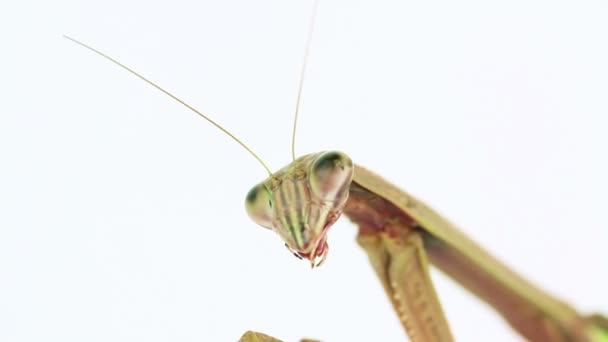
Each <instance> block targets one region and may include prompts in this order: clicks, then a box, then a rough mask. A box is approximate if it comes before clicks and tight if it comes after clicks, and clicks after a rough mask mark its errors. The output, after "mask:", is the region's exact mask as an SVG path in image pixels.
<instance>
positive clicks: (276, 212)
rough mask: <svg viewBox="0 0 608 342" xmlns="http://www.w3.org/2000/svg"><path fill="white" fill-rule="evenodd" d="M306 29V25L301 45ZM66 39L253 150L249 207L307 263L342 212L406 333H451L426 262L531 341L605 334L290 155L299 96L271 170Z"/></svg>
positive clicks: (438, 221)
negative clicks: (280, 160)
mask: <svg viewBox="0 0 608 342" xmlns="http://www.w3.org/2000/svg"><path fill="white" fill-rule="evenodd" d="M315 8H316V4H315ZM313 18H314V14H313ZM311 33H312V25H311V30H310V31H309V36H308V42H307V48H306V51H307V52H308V47H309V45H310V37H311ZM68 39H71V38H69V37H68ZM71 40H73V41H75V42H76V43H78V44H80V45H82V46H84V47H86V48H88V49H90V50H93V51H94V52H96V53H98V54H100V55H102V56H103V57H105V58H107V59H109V60H111V61H112V62H114V63H116V64H118V65H119V66H121V67H123V68H125V69H126V70H128V71H129V72H131V73H133V74H134V75H136V76H138V77H140V78H141V79H143V80H144V81H145V82H147V83H149V84H151V85H152V86H154V87H156V88H157V89H159V90H160V91H162V92H164V93H165V94H167V95H169V96H170V97H172V98H173V99H175V100H177V101H178V102H180V103H181V104H183V105H185V106H186V107H188V108H189V109H191V110H193V111H194V112H196V113H197V114H199V115H200V116H202V117H203V118H205V119H206V120H208V121H209V122H211V123H212V124H213V125H215V126H216V127H218V128H219V129H221V130H222V131H224V132H225V133H226V134H228V135H229V136H230V137H232V138H233V139H234V140H235V141H237V142H238V143H239V144H241V145H242V146H243V147H244V148H245V149H246V150H247V151H248V152H250V154H252V155H253V156H254V157H255V158H256V159H257V160H258V161H259V162H260V163H261V164H262V165H263V166H264V168H265V169H266V170H267V172H268V174H269V176H268V178H267V179H265V180H263V181H262V182H260V183H259V184H258V185H256V186H254V187H253V189H252V190H251V191H250V192H249V193H248V195H247V198H246V207H247V212H248V214H249V215H250V216H251V218H252V219H253V220H254V221H255V222H256V223H258V224H260V225H261V226H263V227H266V228H268V229H270V230H273V231H274V232H276V233H277V234H278V235H279V236H280V237H281V238H282V240H283V241H284V243H285V245H286V246H287V248H288V249H289V250H290V251H291V252H292V253H294V254H295V255H296V256H297V257H299V258H302V259H306V260H308V261H309V262H310V264H311V265H312V267H317V266H320V265H321V264H322V263H323V261H324V260H325V258H326V257H327V255H328V250H329V247H328V243H327V238H326V234H327V231H328V229H329V228H330V227H331V226H332V224H333V223H334V222H335V221H336V220H337V219H338V218H339V217H340V215H341V214H344V215H346V216H347V217H348V218H349V219H350V220H351V221H353V222H354V223H355V224H356V225H357V226H358V227H359V234H358V238H357V241H358V243H359V244H360V245H361V247H363V248H364V249H365V251H366V252H367V253H368V256H369V259H370V262H371V264H372V266H373V267H374V270H375V271H376V273H377V275H378V277H379V279H380V281H381V283H382V285H383V287H384V289H385V291H386V293H387V295H388V297H389V300H390V302H391V303H392V305H393V307H394V309H395V311H396V312H397V314H398V316H399V319H400V321H401V322H402V325H403V327H404V329H405V330H406V332H407V334H408V335H409V337H410V339H411V340H413V341H451V340H452V339H453V338H452V336H451V333H450V329H449V326H448V322H447V320H446V318H445V316H444V314H443V310H442V308H441V304H440V302H439V298H438V297H437V295H436V293H435V290H434V288H433V284H432V280H431V278H430V275H429V271H428V263H429V262H430V263H431V264H433V265H434V266H436V267H437V268H439V269H440V270H441V271H443V272H445V273H446V274H448V275H449V276H450V277H451V278H452V279H454V280H455V281H456V282H458V283H460V284H461V285H462V286H464V287H465V288H466V289H468V290H469V291H471V292H472V293H474V294H475V295H476V296H478V297H479V298H480V299H482V300H484V301H485V302H487V303H489V304H490V305H491V306H493V307H494V308H495V309H496V310H497V311H498V312H499V313H500V314H501V315H502V316H503V317H504V318H505V320H506V321H507V322H508V323H509V324H510V325H511V326H512V327H513V328H514V329H515V330H517V331H518V332H519V333H520V334H521V335H522V336H523V337H525V338H527V339H529V340H533V341H608V321H607V320H606V318H604V317H603V316H600V315H590V316H584V315H581V314H579V313H578V312H576V311H575V309H573V308H572V307H571V306H569V305H568V304H566V303H564V302H561V301H560V300H558V299H556V298H553V297H552V296H550V295H548V294H546V293H544V292H543V291H541V290H540V289H538V288H536V287H535V286H533V285H531V284H530V283H528V282H527V281H525V280H524V279H522V278H521V277H519V276H518V275H517V274H515V273H514V272H512V271H511V270H509V269H508V268H507V267H506V266H504V265H503V264H502V263H500V262H499V261H498V260H496V259H495V258H493V257H492V256H491V255H490V254H489V253H487V252H486V251H485V250H483V249H482V248H481V247H480V246H478V245H477V244H476V243H474V242H473V241H472V240H470V239H469V238H468V237H466V236H465V235H463V234H462V233H461V232H460V231H459V230H458V229H457V228H455V227H454V226H453V225H452V224H451V223H449V222H448V221H447V220H445V219H444V218H442V217H441V216H440V215H439V214H437V213H436V212H434V211H433V210H432V209H430V208H429V207H428V206H426V205H425V204H424V203H422V202H421V201H419V200H417V199H416V198H415V197H413V196H411V195H409V194H407V193H406V192H404V191H402V190H399V189H397V188H396V187H394V186H393V185H391V184H390V183H388V182H387V181H385V180H383V179H382V178H381V177H379V176H377V175H375V174H374V173H372V172H371V171H368V170H367V169H365V168H363V167H362V166H360V165H357V164H355V163H353V161H352V160H351V159H350V158H349V157H348V156H347V155H346V154H344V153H342V152H338V151H326V152H320V153H313V154H308V155H305V156H302V157H300V158H296V156H295V149H294V141H295V128H296V123H297V108H298V107H299V100H300V96H299V94H298V100H297V105H296V120H294V134H293V140H292V154H293V158H292V162H291V163H290V164H289V165H287V166H286V167H284V168H283V169H281V170H279V171H277V172H275V173H273V172H272V171H271V170H270V168H268V167H267V166H266V165H265V164H264V163H263V162H262V160H261V159H260V158H259V157H258V156H257V155H256V154H255V153H254V152H253V151H251V150H250V149H249V148H248V147H247V146H246V145H244V144H243V143H242V142H241V141H240V140H238V139H237V138H235V137H234V136H232V135H231V134H230V133H229V132H228V131H226V130H225V129H224V128H222V127H220V126H219V125H217V124H216V123H215V122H213V121H212V120H211V119H209V118H208V117H207V116H206V115H204V114H202V113H201V112H199V111H197V110H196V109H194V108H192V107H191V106H189V105H188V104H186V103H185V102H183V101H182V100H180V99H179V98H177V97H175V96H174V95H172V94H170V93H169V92H167V91H165V90H164V89H162V88H160V87H159V86H157V85H156V84H154V83H152V82H151V81H149V80H147V79H146V78H144V77H142V76H141V75H140V74H138V73H136V72H135V71H133V70H132V69H130V68H128V67H126V66H124V65H123V64H121V63H119V62H118V61H116V60H114V59H112V58H110V57H108V56H107V55H105V54H103V53H101V52H99V51H97V50H95V49H93V48H91V47H89V46H87V45H84V44H82V43H80V42H78V41H76V40H74V39H71ZM305 59H306V58H305ZM305 65H306V64H304V67H305ZM304 67H303V69H302V75H301V77H300V87H299V91H300V92H301V90H302V83H303V75H304V71H305V69H304ZM256 340H260V341H264V340H268V341H270V340H271V338H270V337H268V336H263V335H257V334H253V333H250V334H247V335H246V336H245V337H244V338H243V341H256Z"/></svg>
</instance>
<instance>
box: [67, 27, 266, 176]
mask: <svg viewBox="0 0 608 342" xmlns="http://www.w3.org/2000/svg"><path fill="white" fill-rule="evenodd" d="M63 37H64V38H66V39H69V40H71V41H73V42H74V43H76V44H78V45H80V46H82V47H85V48H87V49H89V50H91V51H93V52H95V53H96V54H98V55H100V56H101V57H103V58H105V59H107V60H109V61H110V62H112V63H114V64H116V65H118V66H120V67H121V68H123V69H125V70H127V71H128V72H130V73H131V74H133V75H135V76H137V77H139V78H140V79H142V80H143V81H144V82H146V83H148V84H149V85H151V86H153V87H154V88H156V89H158V90H160V91H162V92H163V93H165V94H166V95H168V96H169V97H170V98H172V99H174V100H175V101H177V102H179V103H181V104H182V105H184V106H185V107H186V108H188V109H190V110H191V111H193V112H195V113H196V114H198V115H200V116H201V117H202V118H203V119H205V120H207V121H208V122H209V123H210V124H212V125H213V126H215V127H217V128H218V129H219V130H220V131H222V132H224V133H225V134H226V135H228V136H229V137H231V138H232V140H234V141H236V142H237V143H239V145H241V146H242V147H243V148H244V149H245V150H247V152H249V154H251V155H252V156H253V157H254V158H255V159H256V160H257V161H258V162H260V164H262V166H263V167H264V169H266V171H267V172H268V174H269V175H270V176H272V171H270V168H269V167H268V166H267V165H266V163H264V162H263V161H262V159H261V158H260V157H258V155H257V154H255V152H253V151H252V150H251V149H250V148H249V147H247V145H245V144H244V143H243V142H242V141H241V140H239V139H238V138H237V137H235V136H234V135H232V133H230V132H228V131H227V130H226V129H225V128H224V127H222V126H220V125H219V124H218V123H216V122H215V121H213V120H211V118H209V117H208V116H207V115H205V114H203V113H201V112H199V111H198V110H196V109H195V108H194V107H192V106H190V105H189V104H187V103H186V102H184V101H183V100H181V99H180V98H178V97H177V96H175V95H173V94H171V93H170V92H168V91H167V90H165V89H163V88H161V87H160V86H159V85H157V84H156V83H154V82H152V81H150V80H148V79H147V78H145V77H143V76H142V75H140V74H139V73H137V72H136V71H134V70H133V69H131V68H129V67H128V66H126V65H124V64H122V63H120V62H119V61H117V60H115V59H114V58H112V57H110V56H108V55H106V54H105V53H103V52H101V51H99V50H97V49H95V48H92V47H90V46H88V45H87V44H85V43H83V42H81V41H78V40H76V39H74V38H72V37H69V36H66V35H64V36H63Z"/></svg>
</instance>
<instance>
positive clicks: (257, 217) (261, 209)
mask: <svg viewBox="0 0 608 342" xmlns="http://www.w3.org/2000/svg"><path fill="white" fill-rule="evenodd" d="M272 205H273V204H272V194H271V193H270V190H268V188H266V186H265V185H264V183H260V184H258V185H256V186H254V187H253V188H252V189H251V190H250V191H249V193H248V194H247V197H246V198H245V208H246V209H247V214H248V215H249V217H251V219H252V220H253V221H254V222H255V223H257V224H259V225H260V226H262V227H264V228H268V229H272Z"/></svg>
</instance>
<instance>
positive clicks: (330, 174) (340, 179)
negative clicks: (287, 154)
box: [308, 151, 354, 201]
mask: <svg viewBox="0 0 608 342" xmlns="http://www.w3.org/2000/svg"><path fill="white" fill-rule="evenodd" d="M353 173H354V168H353V161H352V160H351V159H350V158H349V157H348V156H347V155H346V154H344V153H342V152H337V151H329V152H324V153H322V154H320V155H319V156H318V157H317V159H315V161H314V162H313V163H312V165H311V169H310V173H309V176H308V181H309V184H310V188H311V190H312V192H313V193H314V194H315V195H317V196H318V197H319V198H320V199H322V200H325V201H336V200H339V199H341V198H344V199H345V196H341V194H344V191H345V190H346V189H347V188H348V186H349V184H350V181H351V180H352V178H353Z"/></svg>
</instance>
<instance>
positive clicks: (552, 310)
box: [250, 153, 601, 340]
mask: <svg viewBox="0 0 608 342" xmlns="http://www.w3.org/2000/svg"><path fill="white" fill-rule="evenodd" d="M294 165H298V166H299V167H295V166H292V167H293V168H287V169H285V171H286V174H287V175H291V174H293V175H295V179H298V180H300V179H301V180H307V181H308V179H310V175H311V174H317V172H320V173H321V175H320V176H319V179H318V180H315V182H318V183H317V184H316V185H312V184H309V185H305V186H303V187H302V188H301V189H314V190H312V192H314V193H315V194H320V195H321V196H322V197H323V198H324V199H325V200H327V199H328V198H331V196H335V195H339V196H343V197H341V198H342V200H341V201H337V203H338V204H337V210H336V212H338V211H340V210H342V209H344V210H345V213H346V214H347V215H349V216H351V217H352V218H353V219H354V220H355V221H357V222H359V223H361V222H362V221H364V220H365V217H371V218H375V215H376V213H378V214H382V215H384V214H387V213H391V214H393V216H392V218H391V219H387V218H385V217H384V216H383V217H384V218H381V219H382V220H386V222H383V223H382V224H381V225H383V226H385V227H386V229H385V230H383V231H382V232H378V231H376V230H375V228H374V227H376V226H377V225H378V224H377V223H378V222H377V221H373V222H367V223H369V224H368V225H362V227H361V237H360V242H361V243H362V245H364V247H365V248H367V249H368V252H369V253H370V258H371V259H372V261H373V263H375V265H378V262H379V261H380V260H384V259H383V258H386V257H387V256H389V255H390V257H391V258H394V259H397V260H399V259H398V257H397V256H402V255H404V253H412V254H411V255H410V256H409V257H412V256H418V257H421V258H424V254H421V253H420V251H421V250H422V245H424V248H425V249H426V250H427V251H428V252H429V256H430V260H431V262H434V263H437V264H438V265H439V267H440V268H442V269H444V270H445V271H446V272H447V273H449V274H451V275H452V276H453V277H454V278H456V279H457V280H458V281H460V282H462V283H464V284H465V286H467V287H468V288H470V289H473V291H474V292H476V293H478V294H479V295H480V296H481V297H482V298H485V299H486V300H489V301H492V298H497V297H501V296H496V295H495V294H488V293H484V292H483V291H482V290H480V287H481V288H484V289H487V287H485V286H483V284H487V283H484V282H483V279H479V278H478V277H475V276H474V275H472V274H470V273H468V274H467V273H466V272H464V271H463V269H468V268H467V267H472V269H474V270H481V271H485V272H487V274H491V275H490V276H489V278H490V280H495V281H496V282H497V283H499V284H503V285H505V287H507V288H511V289H516V291H515V292H517V291H520V290H521V291H522V292H518V293H517V294H516V295H514V297H509V295H508V294H505V295H504V296H505V297H508V298H514V299H513V301H515V302H522V303H523V302H525V303H531V306H526V305H524V306H517V307H514V306H513V301H510V302H508V303H507V305H506V306H505V305H504V304H505V303H502V302H494V303H492V304H494V305H496V306H497V307H498V309H499V310H500V311H501V312H503V314H505V315H507V316H508V318H509V319H510V321H511V322H512V324H515V325H516V324H517V323H518V320H520V321H519V322H520V323H521V322H522V321H523V322H524V326H521V327H520V329H522V334H524V335H525V336H527V337H530V338H534V337H536V338H538V339H543V338H549V336H550V337H551V338H554V339H555V340H559V338H561V337H564V336H566V337H567V338H570V339H579V340H580V339H583V337H582V335H584V334H587V333H591V334H593V333H597V336H600V334H601V333H600V332H599V328H597V327H596V328H593V325H592V324H591V323H589V322H588V321H585V320H584V319H582V318H580V320H579V317H578V315H576V314H575V313H574V312H573V311H571V310H570V309H569V308H567V307H563V306H562V305H561V304H557V303H556V302H553V300H552V299H551V298H547V297H546V296H545V295H542V294H540V293H538V292H537V291H536V290H534V289H533V288H530V287H528V286H527V285H521V283H519V282H517V281H514V280H513V278H511V274H508V273H506V276H505V273H504V271H501V267H500V266H498V269H495V268H494V267H495V266H496V264H494V262H493V261H492V260H493V259H492V258H488V257H487V256H486V254H485V252H483V251H481V250H479V249H478V247H476V246H475V245H474V244H472V243H471V242H470V241H469V240H468V239H467V238H465V237H464V236H462V235H460V234H459V233H458V232H457V231H455V230H453V229H452V228H451V226H450V225H449V224H448V223H446V222H444V221H442V220H441V218H439V217H438V216H436V214H434V213H432V212H427V210H428V208H426V207H425V206H424V205H423V204H422V203H420V202H418V201H416V200H415V199H414V198H412V197H409V196H407V195H406V194H404V193H401V192H399V191H398V190H396V189H395V188H394V187H391V186H390V185H389V184H388V183H385V182H384V181H382V180H381V179H380V178H379V177H377V176H374V175H373V174H371V173H368V172H367V171H365V170H364V169H363V168H361V167H360V166H358V165H353V164H352V163H351V162H350V159H349V158H348V157H346V156H345V155H343V154H334V153H328V154H319V155H309V156H305V157H302V158H300V159H297V161H296V163H295V164H294ZM332 165H333V166H335V165H339V166H341V167H339V168H337V169H336V168H334V167H333V166H332ZM342 166H343V168H342ZM311 170H317V171H311ZM344 170H346V171H344ZM280 172H281V171H280ZM344 172H345V173H344ZM351 172H354V183H350V179H351V177H353V174H351ZM323 173H326V175H323ZM279 176H281V175H280V174H275V175H274V176H273V177H271V178H269V183H268V187H269V188H270V189H271V190H273V191H272V193H265V192H264V191H265V190H264V187H261V188H258V189H259V190H257V191H261V193H259V194H258V193H257V191H254V192H253V194H252V196H251V197H250V198H251V202H252V203H253V204H254V205H253V208H252V210H251V211H250V212H251V213H252V216H254V217H255V218H257V219H258V221H260V222H261V223H263V225H268V224H269V223H270V225H271V226H272V227H273V228H274V229H281V228H280V227H278V226H276V225H275V223H274V220H275V219H276V220H278V221H279V222H280V223H281V224H283V225H284V226H285V227H286V228H288V229H287V230H286V231H281V233H282V236H283V238H284V239H286V240H287V243H288V247H289V248H290V249H292V250H294V251H295V252H296V253H297V254H298V255H300V256H303V257H307V258H308V259H310V260H311V262H313V263H315V264H317V263H318V262H320V261H321V260H322V258H323V257H324V256H325V255H326V254H325V253H326V252H327V249H326V248H325V247H324V246H325V240H324V235H323V234H321V232H319V231H315V233H316V234H312V233H310V235H309V236H306V234H303V233H305V232H306V229H305V230H304V231H301V232H300V231H296V230H294V229H293V226H294V225H293V222H291V223H289V222H287V219H291V218H292V217H290V216H289V215H287V216H283V217H281V218H280V217H275V216H274V215H275V213H274V212H273V213H271V214H270V215H266V214H267V212H264V210H265V209H264V208H263V205H265V202H260V203H258V202H257V201H255V199H258V198H263V196H269V195H270V196H272V195H273V194H277V193H279V191H278V190H275V189H273V187H276V189H278V188H279V187H280V186H281V185H280V184H273V182H274V183H285V182H286V181H284V180H283V181H274V180H278V179H279ZM283 176H285V174H283V175H282V176H281V177H283ZM334 176H335V177H334ZM313 178H314V177H313ZM334 186H337V188H339V189H338V190H336V188H334ZM348 186H352V187H351V189H350V190H351V192H350V197H348V199H347V198H346V197H345V194H346V193H347V192H346V190H345V189H344V188H345V187H348ZM295 189H296V187H293V189H292V190H289V191H290V192H291V193H294V192H295ZM391 193H392V194H391ZM253 195H255V196H253ZM258 195H259V196H260V197H258ZM393 195H395V196H393ZM254 198H255V199H254ZM386 200H388V201H389V202H386ZM280 201H281V199H277V198H272V199H271V202H274V203H279V202H280ZM334 202H336V201H335V200H334ZM368 203H377V204H378V206H377V207H374V206H373V205H369V204H368ZM258 204H259V205H260V206H262V207H261V209H256V208H258V206H257V205H258ZM285 204H286V202H283V205H285ZM288 205H289V204H288ZM343 205H344V206H345V207H344V208H341V206H343ZM380 207H382V208H383V209H385V211H382V210H380V209H379V208H380ZM273 208H276V205H275V206H274V207H273ZM334 209H335V208H334ZM258 210H261V212H260V211H258ZM364 210H370V212H368V213H366V214H365V215H364V217H361V216H358V214H359V213H362V212H364ZM402 214H405V215H402ZM293 216H294V217H293V218H295V219H297V215H296V214H294V215H293ZM335 218H337V214H336V215H334V216H333V217H332V218H331V220H333V219H335ZM374 220H375V219H374ZM389 221H390V222H389ZM307 223H308V224H309V226H310V224H311V223H312V222H307ZM301 226H304V227H305V226H306V225H301ZM327 228H328V225H326V224H325V222H324V223H323V224H322V232H323V233H324V232H325V229H327ZM298 234H300V235H298ZM394 237H402V238H403V240H402V241H409V242H410V244H406V245H405V247H407V248H410V249H407V250H403V249H400V248H401V247H404V246H400V243H399V242H398V241H401V240H398V241H397V242H396V240H394V239H393V238H394ZM410 239H411V240H410ZM309 241H312V243H309ZM450 253H451V254H450ZM446 254H447V255H446ZM450 256H451V257H450ZM316 257H319V259H317V258H316ZM448 259H449V260H450V261H454V260H455V264H449V262H446V260H448ZM465 259H466V265H467V266H466V267H463V264H462V263H460V262H464V261H463V260H465ZM421 262H424V260H422V261H421ZM476 262H479V264H477V263H476ZM391 265H393V264H391ZM378 266H379V268H377V271H378V273H379V274H380V275H381V280H382V281H383V284H384V285H385V287H386V289H387V292H388V293H389V294H391V297H392V298H395V297H398V299H396V301H395V302H394V305H395V307H396V309H397V311H403V310H407V308H406V307H407V305H408V303H413V304H416V302H415V301H414V302H410V301H407V300H405V297H406V296H407V291H405V290H407V288H404V287H401V286H403V285H402V284H400V283H397V284H396V285H393V282H391V281H390V279H388V277H391V278H394V277H396V276H399V274H401V273H403V272H405V273H407V270H399V269H397V270H390V267H388V268H387V266H388V264H387V263H386V260H384V261H383V262H382V263H381V264H380V265H378ZM421 267H422V273H423V274H422V277H423V278H422V279H423V281H424V282H428V279H427V278H426V275H425V274H424V268H425V267H426V266H425V265H424V264H422V265H421ZM404 268H406V267H404ZM414 271H415V270H414ZM383 272H385V273H383ZM386 272H389V273H390V272H394V273H396V275H394V276H393V275H390V274H388V273H386ZM493 272H496V273H493ZM416 276H420V274H417V275H416ZM407 279H419V278H407ZM407 279H406V280H407ZM485 280H488V279H485ZM476 281H481V283H479V282H476ZM403 284H407V282H405V281H404V283H403ZM426 285H429V283H427V284H426ZM494 285H495V284H494ZM494 285H492V286H489V287H490V288H493V286H494ZM495 288H496V289H497V290H500V286H498V287H495ZM417 290H418V291H422V292H424V291H430V293H427V294H428V295H429V298H430V299H429V300H430V302H434V298H435V297H434V294H433V293H432V292H433V290H432V288H431V287H423V288H417ZM502 290H504V289H502ZM402 292H403V293H402ZM396 295H397V296H396ZM505 297H503V298H505ZM522 298H523V299H524V300H522ZM534 304H537V305H538V307H537V308H536V307H535V306H534ZM427 305H428V303H427ZM433 305H435V306H436V307H435V312H433V315H432V317H431V316H428V317H427V316H422V317H423V318H424V319H423V320H420V321H418V320H417V319H416V317H418V316H417V315H415V313H414V314H413V315H410V316H411V317H414V318H409V323H408V324H407V325H408V326H409V329H410V332H412V334H413V336H412V337H413V338H419V339H421V340H429V339H431V337H428V336H427V335H424V334H428V335H429V336H431V335H432V336H434V335H437V336H438V339H440V340H441V339H448V338H449V337H448V336H449V331H448V330H447V327H444V325H445V324H444V323H445V322H442V321H443V319H442V316H441V312H440V309H439V308H438V305H437V304H436V303H434V304H433ZM530 307H533V308H536V309H533V310H530ZM412 310H415V308H414V309H412ZM519 310H522V311H519ZM522 313H523V315H522ZM510 314H512V315H514V316H510ZM537 314H546V315H548V316H552V318H551V319H549V320H548V321H543V320H544V316H535V315H537ZM526 315H528V316H526ZM530 315H531V316H533V317H534V318H536V319H538V321H543V323H542V324H540V326H542V328H540V327H539V326H534V327H532V328H530V327H529V326H526V325H525V323H530V324H535V323H538V321H536V320H535V319H531V318H530ZM553 316H555V317H553ZM553 318H555V320H552V319H553ZM571 319H572V321H570V320H571ZM429 322H432V323H429ZM569 322H573V323H569ZM597 322H598V324H599V322H601V321H600V320H599V319H598V320H597ZM570 324H572V326H573V329H569V328H566V326H569V325H570ZM586 324H589V325H590V326H591V327H592V328H589V329H586V327H585V325H586ZM404 325H405V324H404ZM543 329H546V330H543ZM594 329H596V330H594ZM562 333H563V334H564V336H561V334H562ZM536 334H546V335H536ZM577 334H578V335H577ZM598 338H599V337H598Z"/></svg>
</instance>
